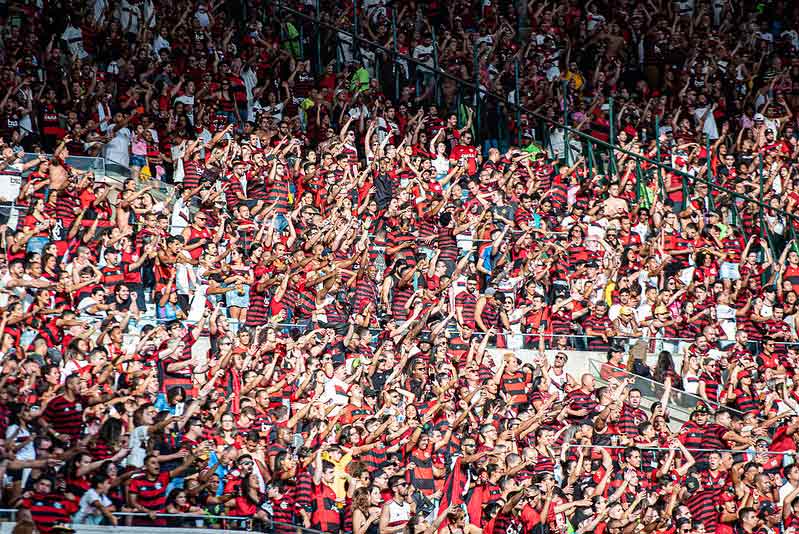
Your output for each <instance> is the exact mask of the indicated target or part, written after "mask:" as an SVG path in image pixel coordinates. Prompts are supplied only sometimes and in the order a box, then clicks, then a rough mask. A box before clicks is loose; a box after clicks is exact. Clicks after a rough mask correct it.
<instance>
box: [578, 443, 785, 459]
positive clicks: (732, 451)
mask: <svg viewBox="0 0 799 534" xmlns="http://www.w3.org/2000/svg"><path fill="white" fill-rule="evenodd" d="M630 447H635V448H636V449H638V450H640V451H660V452H670V451H679V449H678V448H676V447H645V446H641V445H631V446H630ZM566 448H568V449H614V450H624V449H627V448H628V446H627V445H595V444H591V445H585V444H582V443H570V444H568V445H566ZM686 449H688V450H689V451H691V452H707V453H710V452H718V453H729V454H748V455H750V456H752V457H754V456H755V454H765V455H768V456H780V455H784V454H793V451H762V452H761V451H757V452H755V451H753V450H752V449H751V448H748V449H703V448H698V447H686Z"/></svg>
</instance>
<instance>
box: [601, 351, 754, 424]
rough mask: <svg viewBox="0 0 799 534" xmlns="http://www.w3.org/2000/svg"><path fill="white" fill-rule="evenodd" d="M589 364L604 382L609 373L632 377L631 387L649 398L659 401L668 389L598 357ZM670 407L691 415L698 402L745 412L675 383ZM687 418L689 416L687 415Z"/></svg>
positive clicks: (732, 411)
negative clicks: (687, 390) (706, 397)
mask: <svg viewBox="0 0 799 534" xmlns="http://www.w3.org/2000/svg"><path fill="white" fill-rule="evenodd" d="M588 366H589V369H590V370H591V374H593V375H594V377H596V378H598V379H600V380H601V381H602V382H605V383H607V382H608V381H609V380H608V378H607V376H608V375H611V376H612V377H614V378H616V379H617V380H619V381H622V380H625V379H630V381H631V382H632V383H631V384H630V387H631V388H636V389H638V390H640V391H641V395H643V396H645V397H647V398H649V399H650V400H655V401H659V400H660V399H661V398H662V397H663V394H664V393H665V391H666V386H665V385H664V384H663V383H662V382H657V381H656V380H653V379H651V378H646V377H643V376H640V375H636V374H634V373H631V372H630V371H627V370H626V369H618V368H615V367H611V366H609V365H607V363H606V362H603V361H601V360H596V359H589V360H588ZM719 394H720V395H724V394H725V390H724V389H721V391H720V393H719ZM668 401H669V402H668V408H669V409H671V410H672V411H673V410H675V409H676V410H679V411H680V412H682V413H683V414H684V415H690V413H691V412H692V411H693V410H694V409H695V408H696V406H697V405H698V404H706V405H708V406H709V407H710V408H712V409H713V410H714V411H715V410H720V409H724V410H728V411H730V412H731V413H734V414H737V415H739V416H743V415H744V412H741V411H740V410H736V409H735V408H731V407H729V406H727V405H726V404H722V403H720V402H715V401H711V400H709V399H705V398H703V397H700V396H699V395H695V394H693V393H688V392H686V391H684V390H683V389H682V388H680V387H679V385H677V384H674V385H672V387H671V394H670V395H669V399H668ZM686 419H687V417H686Z"/></svg>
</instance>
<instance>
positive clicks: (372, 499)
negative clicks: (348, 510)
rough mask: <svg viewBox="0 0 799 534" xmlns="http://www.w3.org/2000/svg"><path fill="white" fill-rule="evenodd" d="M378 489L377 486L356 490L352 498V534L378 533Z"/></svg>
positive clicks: (379, 499)
mask: <svg viewBox="0 0 799 534" xmlns="http://www.w3.org/2000/svg"><path fill="white" fill-rule="evenodd" d="M381 502H382V498H381V497H380V489H379V488H378V487H377V486H369V487H365V488H358V489H356V490H355V494H354V495H353V497H352V510H353V512H352V532H353V534H378V532H379V531H380V510H381V508H380V503H381Z"/></svg>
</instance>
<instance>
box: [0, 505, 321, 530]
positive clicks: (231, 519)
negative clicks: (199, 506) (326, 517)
mask: <svg viewBox="0 0 799 534" xmlns="http://www.w3.org/2000/svg"><path fill="white" fill-rule="evenodd" d="M18 513H19V510H18V509H16V508H0V518H8V519H9V520H10V521H16V520H17V514H18ZM113 515H114V517H116V518H119V520H120V521H119V524H118V526H120V527H122V526H125V520H126V519H129V520H134V522H135V518H142V519H144V518H149V514H146V513H143V512H113ZM156 518H157V519H159V520H160V519H163V520H166V522H167V525H166V526H159V525H148V528H156V529H158V530H159V531H161V530H163V531H165V532H166V531H168V530H169V529H170V528H173V527H174V528H180V529H186V528H219V527H220V525H219V523H221V528H222V529H224V530H228V531H245V532H251V531H253V530H256V529H255V528H254V527H255V526H258V527H259V528H258V529H257V530H258V531H259V532H271V531H273V530H274V529H275V527H281V528H282V529H291V530H293V531H296V532H299V533H302V534H325V533H324V532H323V531H321V530H317V529H313V528H308V527H303V526H302V525H296V524H291V523H282V522H279V521H271V520H268V521H265V522H261V521H259V520H257V519H255V518H253V517H248V516H229V515H214V514H169V513H157V514H156ZM178 520H183V521H187V520H188V521H196V522H197V524H196V525H194V526H190V525H186V524H182V525H179V526H178V525H169V522H170V521H172V522H175V521H178ZM260 523H263V524H260ZM74 526H81V524H80V523H75V524H74ZM85 526H86V527H97V526H100V525H91V524H86V525H85ZM237 527H240V528H237Z"/></svg>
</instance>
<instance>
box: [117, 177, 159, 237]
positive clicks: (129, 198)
mask: <svg viewBox="0 0 799 534" xmlns="http://www.w3.org/2000/svg"><path fill="white" fill-rule="evenodd" d="M122 187H123V190H122V192H121V193H120V196H121V198H120V199H119V201H118V202H117V204H116V213H115V215H114V220H115V221H116V223H117V227H119V230H120V231H121V232H122V233H125V232H126V231H128V230H129V229H131V226H130V215H131V210H133V211H135V208H134V207H133V203H134V202H135V201H136V199H138V198H140V197H142V196H144V195H145V194H146V193H147V192H148V191H149V190H150V189H152V188H153V187H152V186H151V185H148V186H145V187H144V188H142V189H141V190H140V191H136V180H125V183H124V184H122Z"/></svg>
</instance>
